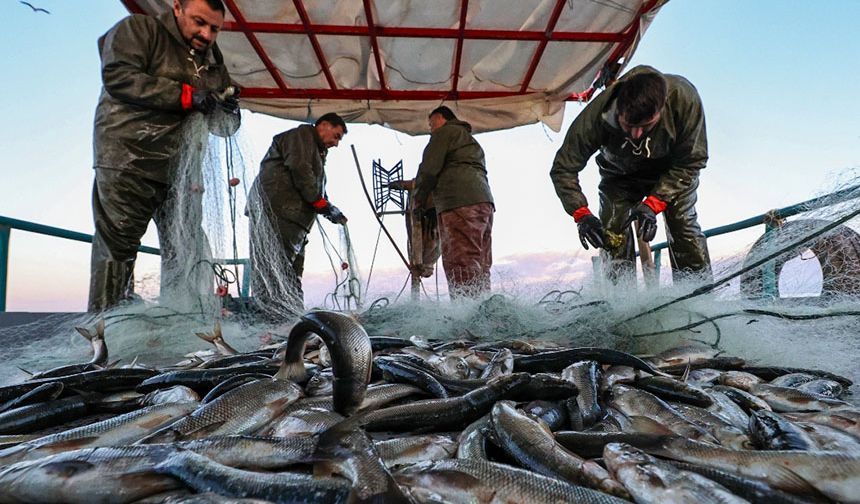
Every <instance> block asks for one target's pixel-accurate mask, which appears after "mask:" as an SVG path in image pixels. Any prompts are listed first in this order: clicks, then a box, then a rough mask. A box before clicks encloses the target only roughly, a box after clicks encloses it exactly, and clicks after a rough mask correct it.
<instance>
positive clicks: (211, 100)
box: [191, 89, 218, 114]
mask: <svg viewBox="0 0 860 504" xmlns="http://www.w3.org/2000/svg"><path fill="white" fill-rule="evenodd" d="M217 105H218V97H217V96H215V92H214V91H209V90H206V89H195V90H194V91H192V93H191V110H196V111H198V112H203V113H204V114H211V113H212V111H214V110H215V107H216V106H217Z"/></svg>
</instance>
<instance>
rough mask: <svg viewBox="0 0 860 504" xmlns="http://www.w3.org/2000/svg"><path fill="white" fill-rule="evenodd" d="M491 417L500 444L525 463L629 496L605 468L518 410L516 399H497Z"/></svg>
mask: <svg viewBox="0 0 860 504" xmlns="http://www.w3.org/2000/svg"><path fill="white" fill-rule="evenodd" d="M490 418H491V425H492V428H493V430H494V431H495V436H494V437H495V439H497V440H498V443H499V445H500V446H501V448H502V449H504V450H505V452H507V454H508V455H510V456H511V457H512V458H513V459H514V460H516V461H517V462H518V463H519V464H520V465H522V466H523V467H525V468H527V469H529V470H531V471H534V472H536V473H538V474H543V475H544V476H550V477H553V478H558V479H563V480H566V481H569V482H571V483H574V484H577V485H583V486H588V487H591V488H594V489H597V490H600V491H602V492H605V493H607V494H610V495H616V496H618V497H621V498H623V499H626V498H628V497H629V496H630V494H628V493H627V491H626V490H625V489H624V487H622V486H621V485H619V484H618V482H617V481H614V480H613V479H612V478H611V477H610V476H609V473H607V472H606V470H605V469H603V468H602V467H601V466H600V465H598V464H596V463H594V462H591V461H587V460H584V459H582V458H581V457H579V456H578V455H576V454H574V453H572V452H570V451H568V450H566V449H565V448H564V447H563V446H561V445H560V444H558V443H557V442H556V440H555V438H554V437H553V434H552V432H551V431H550V430H549V428H548V427H547V426H546V425H545V424H541V423H540V422H538V421H536V420H534V419H532V418H530V417H528V416H527V415H526V414H525V413H522V412H521V411H519V410H517V409H516V407H515V406H514V403H513V402H511V401H499V402H497V403H496V404H495V406H493V409H492V412H491V414H490Z"/></svg>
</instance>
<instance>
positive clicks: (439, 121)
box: [428, 105, 457, 133]
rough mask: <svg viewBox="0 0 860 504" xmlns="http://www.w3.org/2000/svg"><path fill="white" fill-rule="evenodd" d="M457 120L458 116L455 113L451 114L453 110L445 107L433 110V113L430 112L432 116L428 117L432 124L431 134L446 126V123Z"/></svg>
mask: <svg viewBox="0 0 860 504" xmlns="http://www.w3.org/2000/svg"><path fill="white" fill-rule="evenodd" d="M456 118H457V116H455V115H454V112H451V109H449V108H448V107H446V106H444V105H442V106H441V107H437V108H435V109H433V112H430V115H429V116H428V120H429V123H430V133H433V132H434V131H436V130H437V129H439V128H441V127H442V126H444V125H445V123H446V122H448V121H451V120H454V119H456Z"/></svg>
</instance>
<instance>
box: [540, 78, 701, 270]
mask: <svg viewBox="0 0 860 504" xmlns="http://www.w3.org/2000/svg"><path fill="white" fill-rule="evenodd" d="M598 150H599V151H600V153H599V154H598V155H597V158H596V160H597V165H598V167H599V168H600V177H601V179H600V185H599V186H598V189H599V191H600V219H598V218H597V217H595V216H594V215H592V213H591V211H589V209H588V202H587V201H586V199H585V195H583V193H582V188H581V187H580V185H579V172H580V171H582V169H583V168H585V165H586V163H587V162H588V160H589V158H590V157H591V156H592V154H594V153H595V152H597V151H598ZM707 161H708V144H707V137H706V135H705V113H704V110H703V109H702V102H701V99H700V98H699V94H698V92H697V91H696V88H695V87H693V85H692V84H691V83H690V82H689V81H688V80H687V79H685V78H683V77H681V76H678V75H669V74H662V73H660V72H658V71H657V70H655V69H653V68H651V67H648V66H638V67H636V68H634V69H632V70H630V72H628V73H627V74H625V75H624V76H623V77H622V78H621V79H619V80H618V81H617V82H616V83H614V84H613V85H612V86H610V87H609V88H607V89H606V90H605V91H604V92H602V93H601V94H600V95H598V96H597V97H596V98H595V99H594V100H593V101H592V102H591V103H589V104H588V106H587V107H585V109H584V110H583V111H582V112H580V114H579V115H578V116H577V118H576V120H574V122H573V124H572V125H571V126H570V129H569V130H568V132H567V136H566V137H565V139H564V143H563V144H562V146H561V148H560V149H559V150H558V152H557V153H556V156H555V161H554V162H553V164H552V170H551V171H550V177H551V178H552V181H553V184H554V185H555V191H556V193H557V194H558V197H559V199H560V200H561V203H562V205H563V206H564V209H565V211H566V212H567V213H569V214H571V215H573V218H574V220H575V221H576V223H577V227H578V230H579V239H580V241H581V242H582V246H583V247H585V248H586V249H588V245H589V244H591V245H592V246H593V247H596V248H603V249H605V250H606V253H607V254H608V255H609V257H610V259H611V260H612V265H611V268H610V272H611V273H610V276H611V278H613V279H616V278H618V277H619V275H622V274H623V275H630V274H632V273H633V272H634V268H635V266H634V262H633V260H634V257H635V252H634V247H633V234H632V232H631V230H630V224H631V223H632V222H634V221H635V222H637V223H638V228H639V229H638V236H639V237H640V238H641V239H642V240H644V241H646V242H650V241H651V240H653V239H654V235H655V234H656V232H657V214H659V213H663V215H664V218H665V222H666V235H667V239H668V242H669V252H670V254H669V257H670V260H671V263H672V272H673V277H675V278H676V279H680V278H679V277H683V276H685V275H687V274H690V273H696V274H700V275H703V276H705V277H710V275H711V266H710V259H709V257H708V246H707V242H706V240H705V235H704V234H703V233H702V230H701V228H700V227H699V224H698V222H697V215H696V208H695V205H696V189H697V188H698V186H699V170H701V169H703V168H704V167H705V164H706V163H707Z"/></svg>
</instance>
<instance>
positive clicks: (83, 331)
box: [75, 326, 96, 341]
mask: <svg viewBox="0 0 860 504" xmlns="http://www.w3.org/2000/svg"><path fill="white" fill-rule="evenodd" d="M75 331H78V334H80V335H81V336H83V337H84V338H86V339H87V341H92V340H93V338H95V337H96V335H95V334H93V333H92V332H91V331H90V330H89V329H87V328H86V327H80V326H75Z"/></svg>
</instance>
